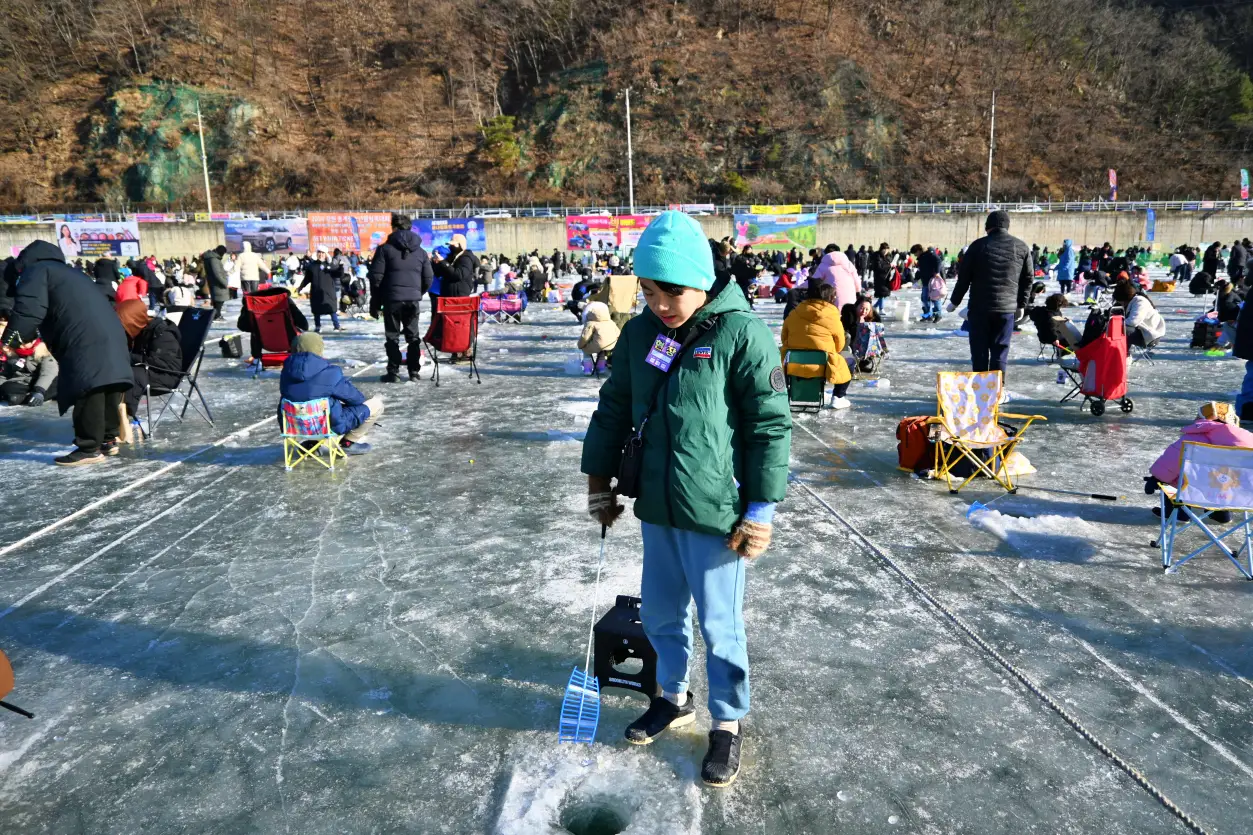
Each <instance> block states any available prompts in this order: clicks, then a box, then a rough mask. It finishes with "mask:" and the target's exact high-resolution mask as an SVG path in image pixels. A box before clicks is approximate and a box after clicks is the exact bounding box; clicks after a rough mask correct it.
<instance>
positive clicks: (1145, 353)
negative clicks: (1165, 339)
mask: <svg viewBox="0 0 1253 835" xmlns="http://www.w3.org/2000/svg"><path fill="white" fill-rule="evenodd" d="M1159 342H1161V340H1160V339H1154V340H1153V341H1152V342H1150V343H1149V344H1148V345H1145V346H1144V347H1143V348H1141V347H1140V346H1139V345H1135V344H1133V343H1131V342H1128V343H1127V344H1128V345H1129V346H1130V347H1131V364H1132V365H1135V364H1136V363H1137V362H1142V363H1144V364H1145V365H1157V357H1155V356H1154V355H1153V349H1154V348H1156V347H1157V345H1158V343H1159Z"/></svg>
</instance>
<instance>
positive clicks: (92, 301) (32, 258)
mask: <svg viewBox="0 0 1253 835" xmlns="http://www.w3.org/2000/svg"><path fill="white" fill-rule="evenodd" d="M16 268H17V271H18V273H19V274H20V276H21V280H20V281H19V282H18V283H17V287H16V295H15V297H14V300H13V310H12V312H11V314H10V316H9V324H8V327H6V328H5V331H4V335H3V336H0V347H3V348H4V349H5V350H6V352H7V350H8V349H12V348H14V347H15V346H17V345H20V344H22V343H25V342H30V341H32V340H34V339H35V337H36V335H38V336H40V337H42V338H43V340H44V344H46V345H47V346H48V350H49V351H51V352H52V356H53V357H55V358H56V361H57V364H58V366H59V368H60V376H59V377H58V379H57V405H58V406H59V407H60V410H61V414H65V413H66V412H67V411H69V409H70V407H73V408H74V444H75V446H76V447H77V449H75V450H74V451H73V452H71V453H70V454H68V455H64V456H61V457H60V458H58V459H56V463H58V464H60V465H63V466H79V465H82V464H94V463H98V462H100V461H103V460H104V455H105V454H110V455H112V454H116V451H117V445H116V444H117V437H118V434H119V432H120V420H119V418H120V416H121V403H122V392H124V391H126V390H127V389H129V388H130V386H131V382H132V377H131V364H130V352H129V351H128V350H127V348H126V332H125V331H124V330H122V323H121V321H119V320H118V318H117V314H116V313H114V312H113V308H112V307H111V306H110V305H109V300H108V299H106V298H105V297H104V295H103V294H101V293H100V292H99V291H97V290H96V289H95V287H94V285H93V283H92V280H91V279H90V278H88V277H87V276H86V275H84V274H83V273H81V272H79V271H78V270H75V269H74V268H73V267H70V266H69V265H67V264H66V263H65V256H63V255H62V254H61V249H60V247H58V246H57V245H56V244H53V243H49V242H47V241H35V242H34V243H33V244H31V245H30V246H28V247H26V248H25V249H23V250H22V252H21V254H20V255H19V256H18V258H17V264H16Z"/></svg>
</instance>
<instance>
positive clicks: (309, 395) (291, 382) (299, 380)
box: [278, 332, 383, 455]
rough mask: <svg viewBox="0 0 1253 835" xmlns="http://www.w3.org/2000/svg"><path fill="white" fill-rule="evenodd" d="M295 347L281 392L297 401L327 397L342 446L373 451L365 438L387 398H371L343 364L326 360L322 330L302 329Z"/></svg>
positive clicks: (360, 451)
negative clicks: (356, 383)
mask: <svg viewBox="0 0 1253 835" xmlns="http://www.w3.org/2000/svg"><path fill="white" fill-rule="evenodd" d="M291 348H292V353H291V355H290V356H289V357H288V358H287V361H286V362H284V363H283V373H282V375H281V376H280V377H279V380H278V388H279V394H280V396H282V397H283V399H284V400H291V401H292V402H297V403H298V402H302V401H306V400H318V399H321V398H323V397H325V398H327V399H328V400H329V401H330V403H331V431H332V432H334V433H335V434H336V435H339V436H340V441H339V445H340V447H341V448H342V449H343V450H344V452H345V453H347V454H348V455H363V454H365V453H367V452H369V451H370V445H369V444H367V443H365V438H366V435H367V434H369V432H370V427H371V426H373V425H374V421H376V420H378V418H379V416H380V415H382V414H383V399H382V398H381V397H371V398H370V399H369V400H367V399H366V397H365V395H364V394H362V393H361V392H359V391H357V387H356V386H354V385H353V384H352V383H351V382H349V380H348V378H347V377H345V376H344V372H343V371H342V370H340V368H339V366H337V365H331V364H330V363H329V362H327V361H326V359H325V358H324V357H323V356H322V350H323V343H322V335H321V334H318V333H313V332H309V333H302V334H300V336H298V337H296V339H295V340H294V341H293V342H292V346H291Z"/></svg>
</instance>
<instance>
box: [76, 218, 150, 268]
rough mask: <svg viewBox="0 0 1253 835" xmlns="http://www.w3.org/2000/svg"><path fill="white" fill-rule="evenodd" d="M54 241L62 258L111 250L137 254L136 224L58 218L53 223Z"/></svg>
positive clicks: (92, 254)
mask: <svg viewBox="0 0 1253 835" xmlns="http://www.w3.org/2000/svg"><path fill="white" fill-rule="evenodd" d="M57 244H58V245H59V246H60V247H61V253H62V254H63V255H64V256H65V260H66V261H73V260H74V259H75V258H99V257H100V256H101V255H106V254H113V255H120V256H122V257H124V258H136V257H138V256H139V224H138V223H135V222H134V221H131V222H129V223H104V222H84V221H77V220H74V221H70V220H67V221H62V222H60V223H58V224H57Z"/></svg>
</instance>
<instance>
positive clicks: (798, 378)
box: [783, 351, 844, 412]
mask: <svg viewBox="0 0 1253 835" xmlns="http://www.w3.org/2000/svg"><path fill="white" fill-rule="evenodd" d="M839 359H840V362H844V358H843V357H840V358H839ZM783 370H784V371H785V372H787V402H788V405H789V406H791V407H792V411H793V412H817V411H820V410H821V409H822V404H823V403H824V402H825V398H826V395H825V393H824V389H825V387H826V382H827V352H826V351H788V352H787V356H786V357H784V358H783Z"/></svg>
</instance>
